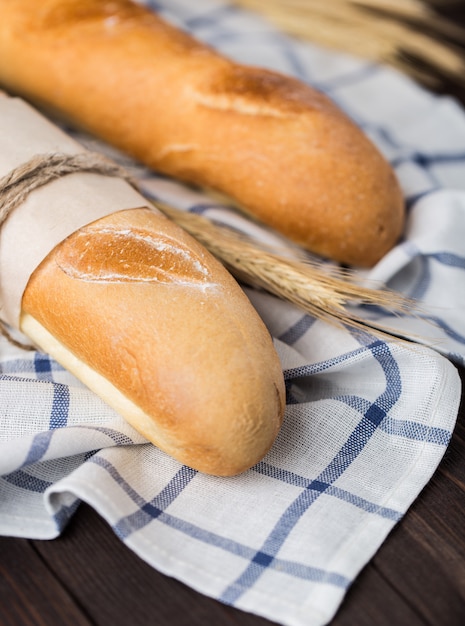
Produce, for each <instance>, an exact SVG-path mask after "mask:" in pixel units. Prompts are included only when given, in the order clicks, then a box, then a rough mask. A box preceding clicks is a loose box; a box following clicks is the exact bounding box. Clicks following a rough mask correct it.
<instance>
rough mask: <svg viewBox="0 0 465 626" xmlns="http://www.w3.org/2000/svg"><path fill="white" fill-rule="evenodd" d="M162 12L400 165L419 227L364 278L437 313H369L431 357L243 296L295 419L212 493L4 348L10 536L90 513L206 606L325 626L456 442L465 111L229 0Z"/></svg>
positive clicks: (2, 524)
mask: <svg viewBox="0 0 465 626" xmlns="http://www.w3.org/2000/svg"><path fill="white" fill-rule="evenodd" d="M149 4H150V3H149ZM152 4H153V7H154V9H156V10H158V11H160V12H161V13H162V14H163V15H164V16H165V17H168V18H169V19H170V20H172V21H174V22H176V23H178V24H180V25H181V26H183V27H184V28H186V29H188V30H190V31H191V32H193V34H194V35H196V36H197V37H199V38H201V39H203V40H205V41H207V42H208V43H211V44H212V45H215V46H216V47H218V48H219V49H221V50H223V52H225V53H226V54H228V55H230V56H232V57H234V58H237V59H238V60H241V61H245V62H248V63H253V64H255V65H265V66H268V67H272V68H275V69H278V70H281V71H285V72H287V73H290V74H294V75H296V76H297V77H299V78H301V79H302V80H308V81H309V82H311V83H312V84H314V85H315V86H317V87H319V88H322V89H324V90H325V91H326V92H327V93H328V94H329V95H330V96H331V97H333V98H334V99H335V100H336V101H337V102H338V104H339V105H340V106H341V107H342V108H344V109H345V110H346V111H347V112H348V113H349V114H350V115H351V116H352V117H353V118H354V119H355V120H356V121H357V122H358V123H359V124H360V125H361V126H362V127H363V128H364V130H365V131H366V132H367V134H369V135H370V137H371V138H372V139H373V141H375V142H376V143H377V144H378V146H379V147H380V149H381V150H382V151H383V152H384V153H385V154H386V156H387V158H389V159H390V161H391V163H392V164H393V166H394V167H395V169H396V172H397V174H398V176H399V179H400V181H401V184H402V187H403V190H404V193H405V197H406V199H407V204H408V211H409V219H408V225H407V228H406V231H405V234H404V238H403V240H402V242H400V244H399V245H398V246H397V247H396V248H395V249H394V250H392V251H391V252H390V253H389V254H388V255H387V256H386V257H385V258H384V259H382V260H381V262H380V263H379V264H378V265H377V266H376V267H375V268H374V269H373V270H372V271H370V272H365V275H366V276H367V278H369V279H374V280H381V281H384V282H386V283H387V284H388V285H389V286H390V287H392V288H394V289H398V290H399V291H401V292H402V293H404V294H406V295H409V296H413V297H416V298H418V299H419V301H420V303H421V311H420V312H419V313H418V315H416V316H407V315H403V316H401V317H392V316H390V315H388V314H387V313H386V312H385V311H381V310H375V309H373V308H367V307H365V308H364V307H358V309H357V313H358V314H360V315H364V316H366V317H367V319H370V320H376V321H380V322H382V323H384V324H386V325H390V326H392V327H394V328H396V329H397V330H398V332H400V333H402V334H404V335H409V336H412V337H415V338H416V339H417V340H418V343H405V342H399V341H387V340H383V339H380V338H379V337H375V336H373V335H370V334H369V333H367V332H362V331H359V330H357V331H355V330H350V329H341V328H337V327H333V326H331V325H328V324H326V323H323V322H321V321H318V320H315V319H313V318H311V317H310V316H308V315H306V314H304V313H302V311H300V310H298V309H296V308H295V307H293V306H291V305H290V304H288V303H286V302H283V301H280V300H278V299H277V298H275V297H273V296H271V295H269V294H266V293H263V292H260V291H256V290H253V289H246V292H247V295H248V296H249V298H250V299H251V301H252V303H253V304H254V306H255V307H256V309H257V311H258V312H259V314H260V315H261V317H262V318H263V320H264V321H265V323H266V325H267V327H268V329H269V330H270V333H271V334H272V336H273V338H274V342H275V345H276V348H277V351H278V354H279V356H280V359H281V363H282V367H283V371H284V375H285V379H286V385H287V408H286V415H285V421H284V425H283V428H282V431H281V433H280V435H279V437H278V439H277V441H276V444H275V445H274V446H273V448H272V449H271V451H270V452H269V453H268V455H267V456H266V457H265V459H263V461H262V462H260V463H259V464H258V465H257V466H255V467H254V468H252V469H251V470H249V471H248V472H245V473H244V474H242V475H240V476H236V477H232V478H216V477H212V476H206V475H203V474H200V473H198V472H195V471H193V470H192V469H190V468H188V467H184V466H182V465H180V464H179V463H177V462H176V461H174V460H173V459H171V458H170V457H168V456H167V455H165V454H164V453H163V452H161V451H160V450H158V449H157V448H155V447H154V446H152V445H151V444H148V443H147V442H146V441H145V440H144V439H143V438H142V437H141V436H140V435H139V434H138V433H136V432H135V431H134V430H133V429H132V428H131V427H130V426H129V425H128V424H127V423H126V422H125V421H124V420H123V419H122V418H121V417H119V416H118V415H117V414H116V413H115V412H114V411H113V410H112V409H110V408H109V407H107V406H106V405H105V404H104V403H103V402H102V401H101V400H100V399H99V398H98V397H96V396H95V395H94V394H92V393H91V392H90V391H89V390H87V389H86V388H85V387H84V386H83V385H82V384H81V383H80V382H79V381H77V380H76V379H75V378H74V377H73V376H71V375H70V374H69V373H68V372H66V371H64V370H63V369H62V368H61V367H60V366H59V365H58V364H57V363H55V362H54V361H52V360H51V359H50V358H49V357H48V356H47V355H44V354H40V353H36V352H32V353H31V352H26V351H23V350H20V349H18V348H15V347H12V346H10V345H9V344H8V343H7V341H6V340H3V339H1V340H0V368H1V375H0V533H1V534H3V535H9V536H19V537H30V538H42V539H51V538H53V537H56V536H58V535H59V534H60V533H61V532H62V531H63V530H64V529H65V527H66V523H67V522H68V520H69V519H70V517H71V516H72V515H73V513H74V512H75V510H76V508H77V507H78V505H79V502H81V501H84V502H87V503H88V504H90V505H91V506H92V507H94V508H95V509H96V510H97V511H98V512H99V513H100V514H101V515H102V516H103V517H104V518H105V519H106V520H107V521H108V523H109V524H110V525H111V527H112V529H113V530H114V532H115V533H116V534H117V535H118V537H119V538H120V539H121V541H123V542H124V543H125V544H126V545H127V546H128V547H129V548H130V549H131V550H133V551H134V552H135V553H137V554H138V555H139V556H140V557H141V558H142V559H144V560H145V561H147V562H148V563H149V564H151V565H152V566H153V567H155V568H157V569H158V570H160V571H162V572H164V573H166V574H169V575H170V576H174V577H176V578H178V579H180V580H182V581H184V582H185V583H187V584H188V585H190V586H191V587H193V588H195V589H197V590H198V591H200V592H201V593H204V594H206V595H209V596H211V597H214V598H216V599H218V600H219V601H221V602H224V603H227V604H231V605H233V606H235V607H237V608H239V609H242V610H245V611H250V612H253V613H256V614H259V615H261V616H264V617H267V618H268V619H270V620H272V621H275V622H278V623H281V624H283V625H285V626H320V625H323V624H327V623H328V622H329V621H330V620H331V618H332V617H333V616H334V614H335V612H336V611H337V609H338V607H339V605H340V603H341V601H342V599H343V597H344V594H345V592H346V590H347V588H348V587H349V585H350V584H351V582H352V581H353V580H354V578H355V577H356V576H357V574H358V572H359V571H360V570H361V568H362V567H363V566H364V565H365V564H366V563H367V562H368V561H369V559H370V558H371V557H372V556H373V554H374V553H375V552H376V551H377V549H378V548H379V547H380V545H381V544H382V542H383V540H384V539H385V538H386V536H387V535H388V533H389V532H390V531H391V530H392V528H393V526H394V525H395V524H396V523H398V522H399V521H400V520H401V519H402V516H403V515H404V514H405V512H406V511H407V509H408V507H409V506H410V505H411V503H412V502H413V501H414V500H415V498H416V497H417V496H418V495H419V493H420V492H421V490H422V489H423V487H424V486H425V485H426V483H427V482H428V480H429V479H430V478H431V476H432V474H433V473H434V471H435V470H436V468H437V466H438V464H439V463H440V461H441V459H442V457H443V455H444V452H445V450H446V448H447V445H448V443H449V440H450V437H451V434H452V432H453V429H454V425H455V420H456V416H457V411H458V406H459V401H460V396H461V384H460V378H459V376H458V374H457V371H456V367H455V365H461V366H463V365H464V364H465V316H464V315H463V312H464V310H465V246H464V244H463V241H464V238H465V176H463V174H465V115H464V113H463V111H462V110H461V108H460V107H459V105H458V104H457V103H455V102H454V101H453V100H451V99H448V98H440V97H436V96H433V95H431V94H429V93H428V92H426V91H425V90H423V89H420V88H419V87H417V86H416V85H415V84H413V83H412V82H411V81H410V80H408V79H406V78H405V77H404V76H401V75H400V74H398V73H396V72H395V71H393V70H390V69H386V68H382V67H377V66H373V65H371V64H368V63H365V62H363V61H360V60H356V59H352V58H350V57H346V56H344V55H338V54H334V53H330V52H329V51H325V50H322V49H319V48H316V47H314V46H311V45H310V44H304V43H302V42H300V41H294V40H292V39H290V38H288V37H285V36H284V35H282V34H281V33H279V32H277V31H276V30H275V29H273V28H272V27H271V26H269V25H268V24H266V23H265V22H264V21H263V20H261V19H259V18H258V17H256V16H253V15H252V14H250V13H248V12H246V11H243V10H240V9H237V8H235V7H232V6H231V5H228V4H224V3H223V2H220V1H219V0H199V1H198V2H196V3H195V6H192V3H189V2H187V0H176V1H175V2H173V1H170V2H168V1H162V2H157V3H156V5H155V3H152ZM380 94H384V96H383V97H381V95H380ZM75 136H76V137H77V138H78V140H79V141H82V142H83V143H84V144H86V145H87V146H88V147H91V148H92V149H94V150H95V149H96V148H97V149H98V150H99V151H102V152H104V153H106V154H109V155H110V156H112V157H113V158H115V159H116V160H117V161H118V162H120V163H121V164H122V165H127V166H129V167H130V169H131V173H133V174H136V175H137V177H138V179H139V181H140V183H141V185H142V188H143V190H144V191H145V193H147V195H150V196H152V197H154V198H158V199H160V200H164V201H166V202H171V203H172V204H174V205H175V206H178V207H180V208H183V209H185V210H191V211H196V212H199V213H204V214H205V215H206V216H207V217H208V216H210V217H212V216H213V217H214V218H215V219H220V220H223V221H224V222H225V223H228V224H232V225H234V226H235V227H237V228H241V229H243V230H245V231H248V232H251V233H252V234H253V236H257V237H263V238H267V237H269V233H268V232H267V231H266V230H265V229H263V231H262V229H260V227H258V226H257V225H256V224H254V225H251V224H249V223H248V222H247V220H246V219H245V218H243V217H241V216H239V215H237V214H236V213H235V212H234V210H233V209H231V208H230V207H228V206H225V205H221V204H219V203H218V202H216V201H213V200H212V199H211V198H209V197H207V196H205V195H203V194H201V193H199V192H196V191H193V190H192V189H188V188H186V187H183V186H182V185H180V184H178V183H176V182H174V181H170V180H167V179H166V178H164V177H161V176H158V175H157V174H155V173H153V172H148V171H147V170H146V169H145V168H142V167H139V166H138V165H137V164H135V163H132V162H130V161H128V160H127V158H126V157H124V156H122V155H119V154H118V153H115V152H114V151H113V150H111V149H109V148H108V147H107V146H104V145H101V144H99V143H98V142H96V141H95V140H93V139H92V138H89V137H86V136H84V135H75ZM225 149H227V146H226V147H225Z"/></svg>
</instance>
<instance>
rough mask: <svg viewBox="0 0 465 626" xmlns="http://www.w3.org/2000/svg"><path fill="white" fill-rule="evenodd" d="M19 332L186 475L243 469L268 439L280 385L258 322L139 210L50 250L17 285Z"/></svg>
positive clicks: (277, 417)
mask: <svg viewBox="0 0 465 626" xmlns="http://www.w3.org/2000/svg"><path fill="white" fill-rule="evenodd" d="M20 329H21V330H22V331H23V332H24V333H25V334H26V335H27V336H29V337H30V338H31V339H32V340H33V341H34V342H35V343H36V344H37V345H38V346H39V347H40V348H42V349H43V350H44V351H46V352H48V353H49V354H51V355H52V356H53V357H54V358H55V359H56V360H57V361H58V362H60V363H61V364H62V365H63V366H64V367H65V368H66V369H68V370H69V371H71V372H72V373H74V374H75V375H76V376H77V377H78V378H79V379H80V380H82V381H83V382H84V383H85V384H86V385H87V386H88V387H89V388H90V389H92V390H94V391H95V392H96V393H97V394H98V395H99V396H100V397H102V398H103V399H104V400H105V401H106V402H107V403H108V404H109V405H110V406H112V407H113V408H114V409H115V410H116V411H117V412H119V413H120V414H121V415H122V416H123V417H124V418H125V419H126V420H127V421H128V422H129V423H130V424H131V425H132V426H133V427H134V428H135V429H136V430H137V431H139V432H140V433H141V434H142V435H144V436H145V437H146V438H147V439H148V440H149V441H151V442H152V443H154V444H155V445H156V446H158V447H159V448H161V449H162V450H164V451H165V452H167V453H168V454H170V455H171V456H173V457H174V458H175V459H177V460H178V461H180V462H182V463H185V464H186V465H189V466H190V467H193V468H194V469H196V470H199V471H202V472H205V473H209V474H214V475H218V476H230V475H234V474H237V473H240V472H243V471H245V470H246V469H248V468H250V467H251V466H253V465H254V464H255V463H257V462H258V461H259V460H260V459H261V458H262V457H263V456H264V455H265V454H266V452H267V451H268V450H269V448H270V447H271V445H272V444H273V442H274V440H275V438H276V436H277V434H278V431H279V428H280V425H281V422H282V418H283V412H284V407H285V391H284V382H283V375H282V370H281V366H280V362H279V359H278V356H277V353H276V351H275V349H274V346H273V343H272V340H271V337H270V335H269V333H268V331H267V329H266V327H265V326H264V324H263V322H262V321H261V319H260V318H259V316H258V314H257V313H256V311H255V310H254V309H253V307H252V305H251V304H250V302H249V300H248V299H247V297H246V296H245V294H244V293H243V291H242V290H241V289H240V287H239V285H238V284H237V283H236V282H235V280H234V279H233V278H232V277H231V276H230V274H229V273H228V272H227V271H226V270H225V269H224V268H223V266H222V265H221V264H220V263H219V262H218V261H216V260H215V259H214V258H213V257H212V256H211V255H210V254H209V253H208V252H207V251H206V250H205V249H204V248H203V247H202V246H201V245H200V244H198V243H197V242H196V241H195V240H194V239H192V238H191V237H190V236H189V235H188V234H187V233H185V232H184V231H183V230H181V229H180V228H179V227H178V226H176V225H175V224H173V223H172V222H170V221H169V220H168V219H167V218H165V217H164V216H162V215H160V214H158V213H156V212H154V211H152V210H150V209H147V208H141V209H130V210H123V211H119V212H117V213H114V214H111V215H109V216H107V217H103V218H101V219H99V220H97V221H95V222H93V223H91V224H89V225H87V226H85V227H84V228H81V229H79V230H78V231H76V232H75V233H73V234H72V235H70V236H69V237H68V238H66V239H65V240H64V241H63V242H61V243H60V244H59V245H58V246H56V247H55V248H54V249H53V250H52V252H50V253H49V255H48V256H47V257H46V258H45V259H44V260H43V261H42V263H41V264H40V265H39V266H38V267H37V269H36V270H35V271H34V273H33V274H32V276H31V278H30V279H29V281H28V284H27V287H26V290H25V292H24V295H23V298H22V304H21V319H20Z"/></svg>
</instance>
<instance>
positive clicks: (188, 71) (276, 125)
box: [0, 0, 404, 265]
mask: <svg viewBox="0 0 465 626" xmlns="http://www.w3.org/2000/svg"><path fill="white" fill-rule="evenodd" d="M0 14H1V15H2V19H1V21H0V61H1V62H0V83H3V84H4V85H5V86H6V87H7V88H10V89H11V90H13V91H14V92H16V93H20V94H23V95H25V96H27V97H30V98H32V99H33V100H35V101H38V102H40V103H41V104H44V105H46V106H48V107H52V108H54V109H56V110H58V111H59V112H60V113H61V114H64V115H65V116H66V117H67V118H69V119H70V120H71V121H72V122H74V123H76V124H77V125H79V126H81V127H84V128H86V129H88V130H90V131H91V132H92V133H95V134H96V135H98V136H100V137H102V138H103V139H105V140H107V141H109V142H111V143H113V144H115V145H116V146H118V147H119V148H121V149H123V150H125V151H127V152H128V153H130V154H132V155H134V156H135V157H137V158H138V159H140V160H141V161H143V162H145V163H146V164H148V165H149V166H150V167H152V168H155V169H157V170H159V171H161V172H164V173H166V174H169V175H171V176H175V177H179V178H181V179H183V180H186V181H189V182H192V183H195V184H197V185H201V186H204V187H208V188H213V189H216V190H218V191H220V192H222V193H223V194H226V195H227V196H229V197H231V198H233V199H234V200H235V201H236V202H237V203H238V204H239V205H240V206H242V208H243V209H244V210H245V211H247V212H249V213H250V214H251V215H252V216H254V217H255V218H258V219H259V220H262V221H264V222H266V223H268V224H270V225H271V226H272V227H274V228H276V229H277V230H279V231H281V232H282V233H284V234H285V235H286V236H288V237H290V238H291V239H293V240H295V241H297V242H298V243H299V244H302V245H303V246H305V247H307V248H309V249H310V250H313V251H314V252H317V253H319V254H322V255H324V256H328V257H331V258H334V259H336V260H339V261H342V262H345V263H349V264H355V265H372V264H374V263H375V262H376V261H377V260H379V259H380V258H381V257H382V256H383V255H384V254H385V253H386V252H387V251H388V250H389V249H390V248H391V247H392V246H393V245H394V244H395V243H396V241H397V239H398V237H399V236H400V234H401V231H402V228H403V223H404V208H403V200H402V195H401V192H400V189H399V185H398V183H397V181H396V179H395V176H394V174H393V172H392V170H391V168H390V167H389V165H388V164H387V162H386V161H385V160H384V158H383V157H382V156H381V155H380V154H379V152H378V151H377V150H376V149H375V148H374V146H373V145H372V144H371V142H369V141H368V139H366V138H365V136H364V135H363V134H362V133H361V132H360V130H359V129H358V128H356V127H355V125H354V124H352V123H351V122H350V121H349V120H348V118H347V117H345V116H344V115H343V114H342V113H341V112H340V111H339V110H338V109H337V107H336V106H334V104H333V103H331V102H330V101H329V100H328V98H326V97H325V96H324V95H322V94H320V93H318V92H317V91H315V90H313V89H311V88H310V87H308V86H306V85H304V84H303V83H300V82H299V81H296V80H294V79H292V78H288V77H284V76H281V75H279V74H277V73H275V72H270V71H267V70H262V69H258V68H253V67H244V66H242V65H237V64H235V63H232V62H231V61H229V60H227V59H226V58H224V57H222V56H220V55H218V54H217V53H215V52H214V51H213V50H212V49H210V48H209V47H207V46H204V45H202V44H200V43H198V42H196V41H194V40H193V39H192V38H190V37H189V36H188V35H186V34H185V33H182V32H181V31H179V30H177V29H175V28H174V27H172V26H170V25H168V24H166V23H164V22H163V21H161V20H160V19H159V18H158V17H157V16H156V15H154V14H153V13H152V12H150V11H149V10H146V9H144V8H143V7H141V6H138V5H137V4H133V3H131V2H129V1H128V0H114V1H112V2H101V1H100V0H44V1H43V2H40V3H37V2H33V1H32V0H0Z"/></svg>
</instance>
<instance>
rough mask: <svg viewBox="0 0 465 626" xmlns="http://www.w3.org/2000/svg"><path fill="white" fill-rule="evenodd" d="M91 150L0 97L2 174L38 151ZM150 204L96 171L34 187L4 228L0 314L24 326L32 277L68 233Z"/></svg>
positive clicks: (20, 105) (119, 181) (20, 104)
mask: <svg viewBox="0 0 465 626" xmlns="http://www.w3.org/2000/svg"><path fill="white" fill-rule="evenodd" d="M56 152H59V153H66V154H77V153H80V152H85V149H84V148H83V147H82V146H80V145H79V144H78V143H77V142H75V141H74V140H73V139H71V138H70V137H69V136H67V135H66V134H65V133H63V132H62V131H61V130H60V129H58V128H57V127H56V126H54V125H53V124H52V123H51V122H50V121H48V120H47V119H46V118H44V117H43V116H42V115H40V114H39V113H38V112H37V111H35V110H34V109H33V108H32V107H30V106H29V105H28V104H26V103H25V102H24V101H22V100H20V99H18V98H4V97H0V178H1V177H3V176H5V175H6V174H8V173H9V172H10V171H12V170H13V169H14V168H16V167H18V166H19V165H21V164H23V163H26V162H27V161H29V160H30V159H31V158H32V157H33V156H36V155H39V154H50V153H56ZM146 204H147V201H146V200H145V198H144V197H143V196H142V195H141V194H139V193H138V192H137V191H136V190H135V189H133V187H131V186H130V185H129V183H127V182H125V181H124V180H122V179H119V178H115V177H111V176H103V175H99V174H90V173H76V174H69V175H66V176H63V177H62V178H60V179H57V180H55V181H53V182H50V183H48V184H46V185H44V186H43V187H40V188H39V189H37V190H35V191H33V192H32V193H31V194H30V195H29V196H28V198H27V200H26V201H25V202H24V203H23V204H21V205H20V206H19V207H17V208H16V209H14V211H13V212H12V214H11V215H10V216H9V217H8V219H7V221H6V222H5V223H4V225H3V227H2V229H1V232H0V318H1V319H3V321H5V322H7V323H8V324H10V325H11V326H13V327H16V328H19V316H20V312H21V299H22V295H23V293H24V290H25V288H26V285H27V282H28V280H29V277H30V276H31V274H32V272H33V271H34V269H35V268H36V267H37V266H38V265H39V263H40V262H41V261H42V260H43V259H44V258H45V257H46V256H47V254H48V253H49V252H50V251H51V250H52V249H53V248H54V247H55V246H56V245H57V244H58V243H60V241H63V239H65V238H66V237H67V236H68V235H70V234H71V233H73V232H74V231H76V230H78V229H79V228H81V227H82V226H85V225H86V224H89V223H90V222H93V221H95V220H97V219H99V218H101V217H104V216H105V215H109V214H110V213H115V212H116V211H120V210H123V209H132V208H136V207H140V206H144V205H146Z"/></svg>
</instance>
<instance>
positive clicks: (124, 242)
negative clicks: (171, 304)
mask: <svg viewBox="0 0 465 626" xmlns="http://www.w3.org/2000/svg"><path fill="white" fill-rule="evenodd" d="M56 264H57V265H58V266H59V267H60V269H61V270H63V272H65V274H67V275H68V276H70V277H71V278H76V279H79V280H85V281H88V282H113V283H115V282H150V283H152V282H154V283H164V284H169V283H175V284H189V285H191V286H195V285H196V284H201V285H202V286H205V284H208V281H209V277H210V273H209V271H208V269H207V267H206V266H205V265H204V264H203V263H202V262H201V260H200V259H198V258H196V257H195V256H193V254H192V252H191V251H189V250H187V248H183V247H182V246H181V245H180V244H179V242H175V241H174V240H173V239H171V238H170V237H167V236H165V235H156V236H155V235H154V234H153V233H150V232H148V231H145V230H142V229H138V230H134V229H127V228H126V229H120V228H113V227H101V228H96V227H93V228H92V227H91V228H85V229H82V230H80V231H78V232H77V233H74V235H72V236H71V237H69V239H68V240H67V242H66V245H63V246H61V247H60V249H59V250H58V253H57V255H56Z"/></svg>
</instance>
